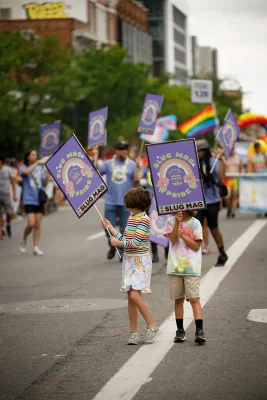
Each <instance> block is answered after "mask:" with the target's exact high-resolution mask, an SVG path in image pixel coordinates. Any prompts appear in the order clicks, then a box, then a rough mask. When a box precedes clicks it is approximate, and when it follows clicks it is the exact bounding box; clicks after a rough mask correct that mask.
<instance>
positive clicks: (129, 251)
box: [102, 188, 160, 345]
mask: <svg viewBox="0 0 267 400" xmlns="http://www.w3.org/2000/svg"><path fill="white" fill-rule="evenodd" d="M151 201H152V198H151V194H150V192H149V191H148V190H145V189H143V188H133V189H130V190H129V191H128V192H127V193H126V195H125V197H124V203H125V207H126V209H127V210H128V211H129V212H131V213H132V215H131V216H130V217H129V219H128V222H127V226H126V229H125V232H124V235H122V234H121V233H118V232H117V231H116V229H114V227H113V225H112V224H111V223H110V222H109V221H108V220H107V219H105V218H104V219H103V220H102V225H103V227H104V228H105V229H106V228H108V229H109V230H110V232H111V234H112V235H113V237H112V238H111V239H110V243H111V246H116V247H118V248H123V249H124V257H123V263H122V287H121V291H122V292H127V294H128V313H129V320H130V327H131V336H130V338H129V340H128V344H133V345H135V344H138V343H140V342H141V338H140V334H139V332H138V326H137V321H138V311H139V312H140V313H141V314H142V316H143V318H144V320H145V322H146V325H147V332H146V336H145V339H144V343H153V342H154V341H155V340H156V338H157V336H158V335H159V333H160V331H159V328H158V327H157V325H156V323H155V322H154V321H153V319H152V315H151V312H150V309H149V306H148V304H147V303H146V302H145V300H144V299H143V298H142V296H141V293H147V294H150V293H152V292H151V289H150V279H151V271H152V262H151V257H150V254H149V251H148V241H149V235H150V220H149V217H148V216H147V214H146V211H147V210H148V209H149V207H150V206H151Z"/></svg>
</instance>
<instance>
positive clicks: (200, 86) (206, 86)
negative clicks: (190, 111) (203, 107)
mask: <svg viewBox="0 0 267 400" xmlns="http://www.w3.org/2000/svg"><path fill="white" fill-rule="evenodd" d="M191 101H192V103H203V104H210V103H212V81H207V80H192V81H191Z"/></svg>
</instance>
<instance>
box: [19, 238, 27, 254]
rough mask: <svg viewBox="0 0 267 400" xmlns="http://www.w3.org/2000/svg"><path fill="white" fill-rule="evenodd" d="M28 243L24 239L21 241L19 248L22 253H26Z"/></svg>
mask: <svg viewBox="0 0 267 400" xmlns="http://www.w3.org/2000/svg"><path fill="white" fill-rule="evenodd" d="M26 244H27V242H26V240H24V239H23V240H22V241H21V242H20V245H19V249H20V251H21V252H22V253H26V251H27V250H26Z"/></svg>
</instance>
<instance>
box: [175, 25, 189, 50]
mask: <svg viewBox="0 0 267 400" xmlns="http://www.w3.org/2000/svg"><path fill="white" fill-rule="evenodd" d="M173 36H174V41H175V43H177V44H180V45H181V46H183V47H186V37H185V35H184V34H183V33H181V32H179V31H177V29H175V28H174V29H173Z"/></svg>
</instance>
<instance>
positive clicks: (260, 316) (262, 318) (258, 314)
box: [247, 308, 267, 324]
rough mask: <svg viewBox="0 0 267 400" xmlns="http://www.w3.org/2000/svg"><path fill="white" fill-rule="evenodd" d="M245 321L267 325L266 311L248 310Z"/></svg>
mask: <svg viewBox="0 0 267 400" xmlns="http://www.w3.org/2000/svg"><path fill="white" fill-rule="evenodd" d="M247 319H249V320H250V321H254V322H262V323H264V324H267V309H266V308H265V309H261V310H260V309H256V310H250V312H249V314H248V316H247Z"/></svg>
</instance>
